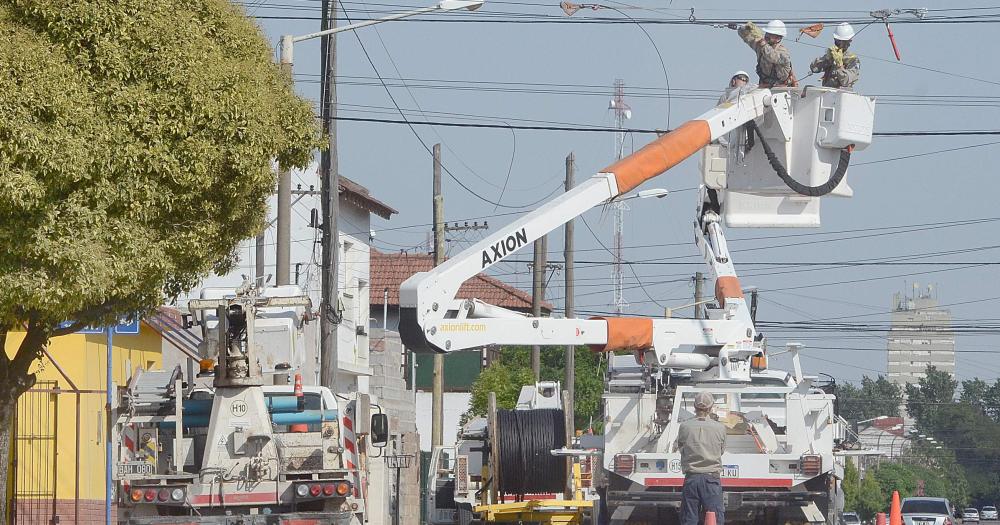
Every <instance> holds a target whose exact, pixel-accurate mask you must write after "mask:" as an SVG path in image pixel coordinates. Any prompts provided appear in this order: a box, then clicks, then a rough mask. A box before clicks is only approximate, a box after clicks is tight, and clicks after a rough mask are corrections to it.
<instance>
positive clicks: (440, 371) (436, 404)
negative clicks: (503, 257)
mask: <svg viewBox="0 0 1000 525" xmlns="http://www.w3.org/2000/svg"><path fill="white" fill-rule="evenodd" d="M443 262H444V196H443V195H441V144H435V145H434V266H438V265H439V264H441V263H443ZM433 379H434V383H433V385H432V387H431V390H432V393H431V445H433V446H435V447H436V446H440V445H443V444H444V354H440V353H435V354H434V378H433Z"/></svg>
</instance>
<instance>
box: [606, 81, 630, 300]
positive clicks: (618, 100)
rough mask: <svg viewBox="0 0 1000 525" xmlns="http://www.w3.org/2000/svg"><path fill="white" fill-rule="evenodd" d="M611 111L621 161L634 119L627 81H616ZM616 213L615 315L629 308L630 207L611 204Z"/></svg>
mask: <svg viewBox="0 0 1000 525" xmlns="http://www.w3.org/2000/svg"><path fill="white" fill-rule="evenodd" d="M609 109H613V110H614V112H615V129H617V130H618V131H617V132H616V133H615V160H621V158H622V157H623V156H624V151H625V121H626V120H628V119H630V118H632V108H630V107H629V105H628V104H627V103H626V102H625V81H624V80H622V79H620V78H617V79H615V95H614V98H612V99H611V103H610V104H609ZM611 207H612V208H613V209H614V211H615V225H614V242H613V246H612V254H611V255H612V258H613V259H614V260H613V266H614V290H615V296H614V305H613V306H614V307H615V313H616V314H621V313H623V312H624V311H625V309H626V308H628V303H626V302H625V290H624V289H625V269H624V267H623V261H624V255H623V253H622V233H623V231H624V229H625V212H626V211H627V210H628V205H627V204H625V202H623V201H621V200H616V201H614V202H613V203H611Z"/></svg>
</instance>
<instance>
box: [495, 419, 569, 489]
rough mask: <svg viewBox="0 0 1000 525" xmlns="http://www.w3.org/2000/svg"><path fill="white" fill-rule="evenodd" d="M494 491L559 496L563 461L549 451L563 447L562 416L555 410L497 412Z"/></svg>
mask: <svg viewBox="0 0 1000 525" xmlns="http://www.w3.org/2000/svg"><path fill="white" fill-rule="evenodd" d="M496 416H497V428H496V430H495V432H494V436H493V438H494V439H495V440H496V445H497V447H496V454H497V457H496V465H498V467H497V468H498V469H499V474H500V476H499V478H500V479H499V483H498V484H497V489H498V490H499V492H500V493H502V494H515V495H522V496H523V495H525V494H547V493H557V494H558V493H562V492H563V490H564V489H565V485H566V459H565V458H561V457H557V456H553V455H552V450H554V449H558V448H563V447H564V446H565V444H566V423H565V415H564V413H563V411H562V410H559V409H535V410H497V413H496Z"/></svg>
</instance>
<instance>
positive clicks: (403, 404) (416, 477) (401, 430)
mask: <svg viewBox="0 0 1000 525" xmlns="http://www.w3.org/2000/svg"><path fill="white" fill-rule="evenodd" d="M369 340H370V341H371V351H370V353H369V360H370V361H369V362H370V366H371V368H372V376H371V380H370V382H369V389H370V392H371V394H372V395H373V396H375V398H376V399H377V400H378V404H379V406H381V407H382V410H384V411H385V412H386V414H388V415H389V431H390V434H391V439H390V444H389V446H387V447H386V448H385V451H384V453H385V454H405V455H408V456H410V457H411V459H410V464H409V467H408V468H405V469H400V472H399V486H398V487H397V486H396V479H395V476H396V472H395V470H393V469H386V470H385V480H386V483H387V485H388V486H389V487H388V488H389V494H390V497H389V498H388V500H389V502H390V504H391V505H393V506H394V505H395V497H394V496H395V494H397V493H398V494H399V524H400V525H418V524H419V523H420V436H419V434H417V423H416V407H415V402H414V395H413V391H412V390H407V389H406V380H405V379H404V377H403V368H402V366H403V362H404V360H403V345H402V343H401V342H400V340H399V334H398V333H397V332H393V331H386V330H383V329H381V328H373V329H372V330H371V334H370V336H369ZM393 510H394V509H389V511H390V512H392V511H393ZM388 523H392V522H391V520H390V521H388Z"/></svg>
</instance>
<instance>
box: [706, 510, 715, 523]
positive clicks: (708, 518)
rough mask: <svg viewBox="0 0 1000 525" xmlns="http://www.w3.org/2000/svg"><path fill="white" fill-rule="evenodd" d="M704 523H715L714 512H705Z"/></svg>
mask: <svg viewBox="0 0 1000 525" xmlns="http://www.w3.org/2000/svg"><path fill="white" fill-rule="evenodd" d="M705 525H715V513H714V512H706V513H705Z"/></svg>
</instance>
